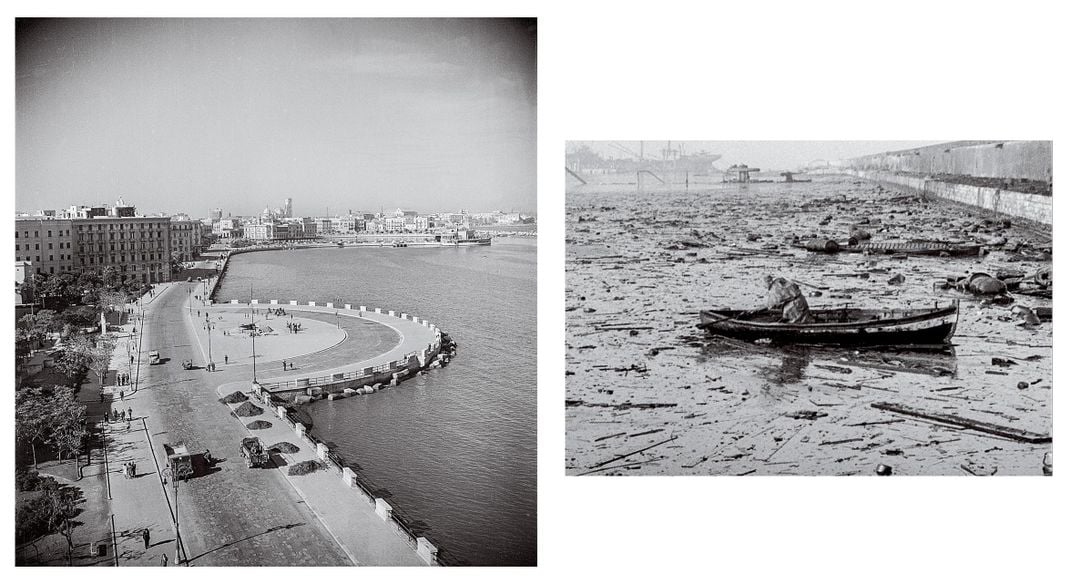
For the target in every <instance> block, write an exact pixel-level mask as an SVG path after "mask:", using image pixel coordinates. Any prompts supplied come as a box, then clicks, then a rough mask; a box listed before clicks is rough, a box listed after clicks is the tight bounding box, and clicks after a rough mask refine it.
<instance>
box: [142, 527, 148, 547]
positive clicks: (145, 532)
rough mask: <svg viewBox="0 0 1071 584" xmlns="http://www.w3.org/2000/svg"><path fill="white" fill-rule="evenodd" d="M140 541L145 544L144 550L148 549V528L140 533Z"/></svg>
mask: <svg viewBox="0 0 1071 584" xmlns="http://www.w3.org/2000/svg"><path fill="white" fill-rule="evenodd" d="M141 541H143V542H145V549H149V528H148V527H146V528H145V529H143V530H142V531H141Z"/></svg>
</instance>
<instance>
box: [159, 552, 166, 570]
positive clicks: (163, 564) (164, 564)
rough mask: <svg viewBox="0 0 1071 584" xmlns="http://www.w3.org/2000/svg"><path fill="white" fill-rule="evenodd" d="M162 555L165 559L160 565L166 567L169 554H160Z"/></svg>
mask: <svg viewBox="0 0 1071 584" xmlns="http://www.w3.org/2000/svg"><path fill="white" fill-rule="evenodd" d="M160 557H161V558H163V560H161V561H160V565H161V566H163V567H165V568H166V567H167V554H160Z"/></svg>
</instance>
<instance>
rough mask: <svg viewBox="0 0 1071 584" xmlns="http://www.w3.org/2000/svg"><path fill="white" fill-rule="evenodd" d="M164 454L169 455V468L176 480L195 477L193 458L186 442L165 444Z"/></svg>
mask: <svg viewBox="0 0 1071 584" xmlns="http://www.w3.org/2000/svg"><path fill="white" fill-rule="evenodd" d="M164 452H165V453H166V454H167V466H168V468H170V469H171V476H172V477H173V479H174V480H176V481H179V480H187V479H190V478H192V477H193V457H192V456H190V449H189V448H187V447H186V444H185V443H184V442H176V443H175V444H164Z"/></svg>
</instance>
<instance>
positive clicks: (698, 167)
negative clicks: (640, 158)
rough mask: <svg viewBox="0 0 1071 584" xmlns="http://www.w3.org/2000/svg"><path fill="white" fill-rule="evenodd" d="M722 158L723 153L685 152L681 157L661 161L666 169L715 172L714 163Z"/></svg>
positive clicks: (702, 172) (705, 172)
mask: <svg viewBox="0 0 1071 584" xmlns="http://www.w3.org/2000/svg"><path fill="white" fill-rule="evenodd" d="M719 160H721V154H711V153H709V152H699V153H696V154H683V155H681V156H680V157H679V158H676V159H672V160H664V161H661V163H662V168H664V169H666V170H681V171H684V170H686V171H688V172H690V173H693V174H711V173H714V172H715V169H714V163H715V162H717V161H719Z"/></svg>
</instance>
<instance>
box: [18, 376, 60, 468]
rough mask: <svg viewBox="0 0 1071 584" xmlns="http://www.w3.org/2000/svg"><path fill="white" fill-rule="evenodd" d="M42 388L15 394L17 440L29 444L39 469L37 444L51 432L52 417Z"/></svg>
mask: <svg viewBox="0 0 1071 584" xmlns="http://www.w3.org/2000/svg"><path fill="white" fill-rule="evenodd" d="M42 394H43V390H42V389H41V388H40V387H28V388H25V389H20V390H18V391H17V392H16V393H15V440H16V441H17V442H21V443H23V444H27V443H28V444H29V445H30V448H31V449H32V450H33V465H34V468H36V467H37V443H38V442H42V441H44V439H45V437H46V436H48V435H49V433H50V432H51V420H52V415H51V412H49V410H48V403H47V400H46V399H45V397H44V396H43V395H42Z"/></svg>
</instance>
